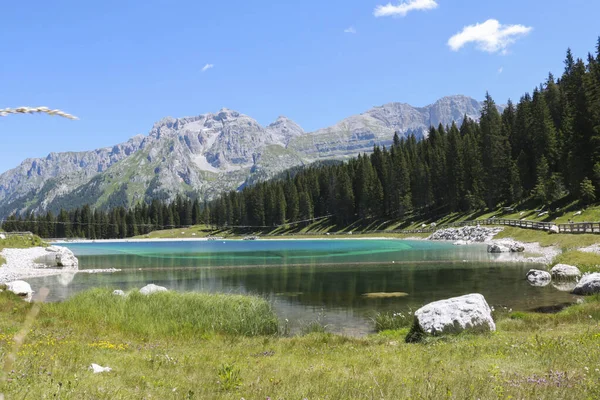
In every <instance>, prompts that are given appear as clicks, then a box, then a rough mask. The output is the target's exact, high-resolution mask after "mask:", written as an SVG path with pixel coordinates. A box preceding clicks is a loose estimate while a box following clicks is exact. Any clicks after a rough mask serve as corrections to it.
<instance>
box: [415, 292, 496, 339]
mask: <svg viewBox="0 0 600 400" xmlns="http://www.w3.org/2000/svg"><path fill="white" fill-rule="evenodd" d="M491 312H492V310H491V309H490V306H489V305H488V303H487V302H486V301H485V298H484V297H483V296H482V295H481V294H478V293H474V294H468V295H465V296H460V297H453V298H450V299H446V300H439V301H435V302H433V303H429V304H427V305H425V306H423V307H421V308H419V309H418V310H417V311H415V324H418V326H419V327H420V328H421V329H422V330H423V331H424V332H425V333H427V334H430V335H437V334H443V333H459V332H462V331H463V330H473V331H488V332H489V331H495V330H496V325H495V324H494V320H493V319H492V314H491Z"/></svg>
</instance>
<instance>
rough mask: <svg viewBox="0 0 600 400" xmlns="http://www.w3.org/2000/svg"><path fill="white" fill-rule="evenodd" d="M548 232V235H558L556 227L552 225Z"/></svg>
mask: <svg viewBox="0 0 600 400" xmlns="http://www.w3.org/2000/svg"><path fill="white" fill-rule="evenodd" d="M548 232H550V233H560V229H558V226H556V225H552V226H551V227H550V229H548Z"/></svg>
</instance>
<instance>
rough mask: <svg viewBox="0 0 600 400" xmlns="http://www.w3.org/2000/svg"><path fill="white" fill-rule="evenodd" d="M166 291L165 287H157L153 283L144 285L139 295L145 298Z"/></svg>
mask: <svg viewBox="0 0 600 400" xmlns="http://www.w3.org/2000/svg"><path fill="white" fill-rule="evenodd" d="M167 291H168V289H167V288H166V287H163V286H158V285H155V284H154V283H151V284H149V285H146V286H144V287H143V288H141V289H140V293H141V294H143V295H145V296H147V295H149V294H153V293H158V292H167Z"/></svg>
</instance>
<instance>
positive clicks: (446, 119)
mask: <svg viewBox="0 0 600 400" xmlns="http://www.w3.org/2000/svg"><path fill="white" fill-rule="evenodd" d="M480 112H481V103H479V102H478V101H476V100H473V99H471V98H469V97H466V96H448V97H444V98H442V99H439V100H438V101H436V102H435V103H433V104H431V105H428V106H425V107H413V106H411V105H409V104H406V103H388V104H384V105H382V106H378V107H374V108H371V109H370V110H368V111H366V112H364V113H362V114H358V115H353V116H350V117H348V118H346V119H344V120H342V121H340V122H338V123H337V124H335V125H333V126H330V127H328V128H325V129H320V130H317V131H314V132H310V133H309V132H305V131H304V129H302V127H301V126H300V125H298V124H297V123H296V122H294V121H292V120H291V119H289V118H287V117H286V116H283V115H281V116H279V117H278V118H277V119H276V120H275V121H274V122H273V123H271V124H269V125H268V126H266V127H263V126H261V125H260V124H259V123H258V122H257V121H256V120H254V119H253V118H251V117H249V116H247V115H244V114H241V113H239V112H237V111H234V110H231V109H228V108H222V109H220V110H219V111H217V112H214V113H207V114H201V115H197V116H192V117H183V118H173V117H166V118H163V119H161V120H160V121H158V122H156V123H155V124H154V125H153V126H152V129H151V130H150V132H149V134H148V136H144V135H136V136H134V137H132V138H131V139H129V140H128V141H127V142H124V143H121V144H118V145H115V146H112V147H105V148H100V149H96V150H92V151H87V152H64V153H50V154H49V155H48V156H47V157H44V158H36V159H27V160H25V161H24V162H23V163H21V165H19V166H17V167H16V168H14V169H12V170H10V171H7V172H5V173H3V174H0V218H1V217H3V216H6V215H9V214H11V213H13V212H24V213H28V212H31V211H33V212H43V211H46V210H49V209H51V210H53V211H57V210H60V207H67V208H69V207H73V206H76V205H79V206H81V205H83V204H86V203H89V204H92V205H93V206H95V207H104V206H106V205H107V204H111V205H115V204H119V205H123V206H128V205H131V204H134V203H137V202H139V201H144V200H146V201H148V200H150V199H152V198H163V199H172V198H174V197H175V195H177V194H181V193H190V192H195V193H198V195H200V196H201V197H207V198H212V197H214V196H216V195H218V194H219V193H221V192H222V191H226V190H231V189H237V188H239V187H243V186H244V185H245V184H249V183H252V182H258V181H260V180H265V179H268V178H269V177H271V176H274V175H276V174H277V173H279V172H281V171H283V170H285V169H287V168H290V167H293V166H297V165H303V164H308V163H311V162H313V161H316V160H326V159H340V158H348V157H354V156H356V155H357V154H359V153H368V152H370V151H372V149H373V146H374V145H389V144H390V143H391V141H392V138H393V136H394V133H395V132H398V133H400V134H401V135H408V134H416V135H417V137H419V138H420V137H423V136H425V135H426V134H427V131H428V129H429V127H430V126H431V125H434V126H437V125H438V124H439V123H442V124H443V125H449V124H451V123H452V122H454V121H456V122H458V123H460V122H462V119H463V116H464V115H465V114H466V115H468V116H469V117H471V118H475V119H478V118H479V115H480ZM123 192H126V196H124V195H123ZM119 201H120V202H124V203H123V204H121V203H119Z"/></svg>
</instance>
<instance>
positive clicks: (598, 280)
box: [573, 272, 600, 296]
mask: <svg viewBox="0 0 600 400" xmlns="http://www.w3.org/2000/svg"><path fill="white" fill-rule="evenodd" d="M596 293H600V273H598V272H595V273H593V274H585V275H583V276H582V277H581V279H580V280H579V282H578V283H577V286H575V289H573V294H578V295H582V296H587V295H591V294H596Z"/></svg>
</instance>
